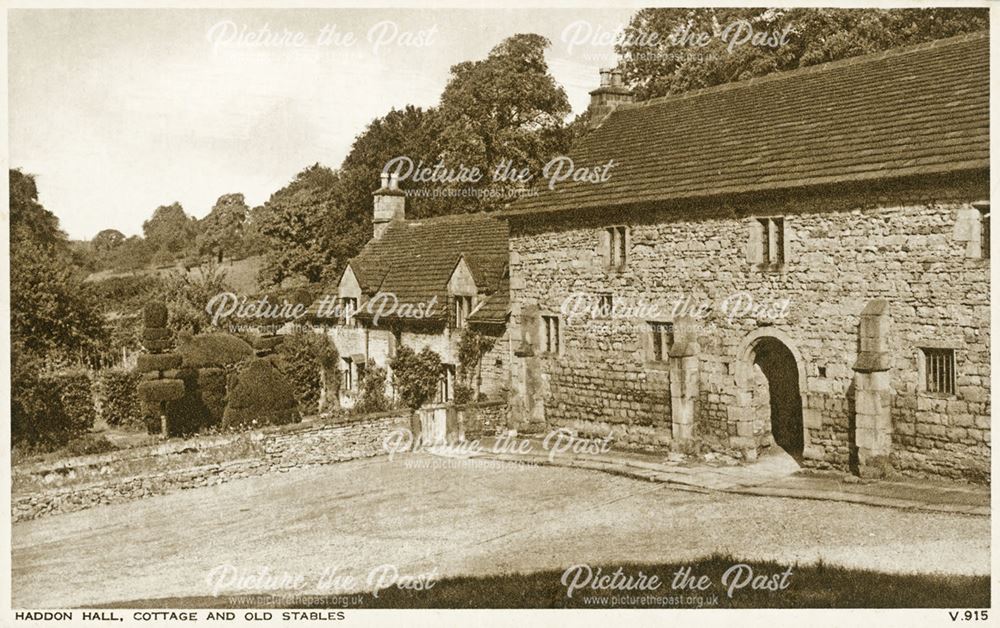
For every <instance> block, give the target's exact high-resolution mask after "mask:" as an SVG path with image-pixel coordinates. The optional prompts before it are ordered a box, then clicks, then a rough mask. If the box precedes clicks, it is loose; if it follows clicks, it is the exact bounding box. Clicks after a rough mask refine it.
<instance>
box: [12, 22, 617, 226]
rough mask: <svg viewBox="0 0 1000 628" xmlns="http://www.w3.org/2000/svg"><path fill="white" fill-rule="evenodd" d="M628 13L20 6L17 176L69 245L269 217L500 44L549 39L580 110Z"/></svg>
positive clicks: (608, 61) (15, 51) (15, 49)
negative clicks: (211, 221) (216, 220)
mask: <svg viewBox="0 0 1000 628" xmlns="http://www.w3.org/2000/svg"><path fill="white" fill-rule="evenodd" d="M633 11H634V9H628V8H622V9H572V10H566V9H551V10H547V9H525V8H518V9H511V10H504V9H461V10H459V9H447V10H419V9H379V10H362V9H308V10H247V9H217V10H190V9H187V10H185V9H173V10H170V9H156V10H152V9H143V10H11V11H10V12H9V14H8V32H9V39H8V41H9V48H8V62H9V83H8V97H9V116H10V127H9V128H10V164H11V167H14V168H20V169H21V170H22V171H24V172H27V173H31V174H34V175H35V176H36V181H37V183H38V188H39V200H40V202H41V203H42V204H43V205H44V206H45V207H46V208H47V209H49V210H50V211H52V212H54V213H55V214H56V215H57V216H58V217H59V219H60V223H61V225H62V228H63V230H64V231H66V232H67V233H68V234H69V236H70V237H71V238H74V239H89V238H91V237H93V236H94V235H95V234H96V233H97V232H98V231H100V230H102V229H105V228H115V229H118V230H120V231H122V232H123V233H125V234H126V235H132V234H137V233H141V230H142V222H143V221H144V220H146V219H147V218H149V216H151V215H152V213H153V210H154V209H155V208H156V207H157V206H159V205H166V204H170V203H172V202H174V201H177V202H180V203H181V205H183V207H184V209H185V210H186V211H187V212H188V213H189V214H191V215H194V216H198V217H202V216H204V215H205V214H207V213H208V211H209V210H210V209H211V207H212V205H213V204H214V202H215V200H216V199H217V198H218V197H219V196H221V195H223V194H228V193H235V192H241V193H243V194H244V195H245V196H246V199H247V202H248V203H249V204H250V205H251V206H253V205H258V204H260V203H262V202H264V201H265V200H267V198H268V197H269V196H270V195H271V193H273V192H275V191H277V190H278V189H280V188H281V187H283V186H284V185H286V184H287V183H288V182H289V181H291V179H292V178H293V177H294V176H295V174H296V173H297V172H299V171H301V170H302V169H303V168H305V167H307V166H309V165H311V164H314V163H317V162H318V163H322V164H324V165H327V166H330V167H337V166H339V165H340V163H341V161H342V160H343V158H344V157H345V156H346V155H347V153H348V151H349V150H350V146H351V143H352V141H353V140H354V138H355V137H356V136H357V135H358V134H359V133H361V132H362V131H363V130H364V128H365V126H366V125H367V124H368V123H369V122H370V121H371V120H372V119H373V118H375V117H378V116H381V115H383V114H385V113H386V112H388V111H389V110H390V109H392V108H393V107H396V108H400V107H403V106H405V105H407V104H412V105H417V106H422V107H428V106H434V105H435V104H437V102H438V98H439V96H440V94H441V92H442V90H443V89H444V86H445V83H446V82H447V80H448V76H449V68H450V67H451V66H452V65H454V64H456V63H459V62H462V61H466V60H474V59H481V58H484V57H485V56H486V55H487V54H488V53H489V51H490V49H491V48H492V47H493V46H495V45H496V44H497V43H499V42H500V41H502V40H503V39H504V38H505V37H508V36H510V35H513V34H515V33H524V32H532V33H538V34H540V35H544V36H545V37H547V38H549V40H550V41H552V47H551V48H550V49H549V51H548V53H547V60H548V63H549V71H550V73H551V74H552V75H553V77H555V79H556V81H557V82H558V83H559V84H560V85H562V86H563V88H564V89H565V90H566V93H567V95H568V97H569V101H570V104H571V106H572V107H573V112H574V113H573V115H576V114H578V113H580V112H581V111H583V110H584V109H586V107H587V103H588V101H589V96H588V92H589V91H590V90H592V89H594V88H595V87H596V86H597V84H598V80H599V75H598V70H599V69H600V68H601V67H606V66H611V65H614V64H615V55H614V50H613V40H614V34H615V31H616V29H619V28H620V27H622V26H624V25H625V24H627V22H628V19H629V17H630V16H631V14H632V13H633Z"/></svg>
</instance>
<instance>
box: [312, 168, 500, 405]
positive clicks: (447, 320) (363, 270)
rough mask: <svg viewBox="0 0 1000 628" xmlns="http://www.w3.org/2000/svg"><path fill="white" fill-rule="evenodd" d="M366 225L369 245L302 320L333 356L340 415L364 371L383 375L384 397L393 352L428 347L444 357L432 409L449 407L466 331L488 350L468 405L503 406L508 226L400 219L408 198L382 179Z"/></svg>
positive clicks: (463, 218) (491, 221)
mask: <svg viewBox="0 0 1000 628" xmlns="http://www.w3.org/2000/svg"><path fill="white" fill-rule="evenodd" d="M372 222H373V237H372V239H371V240H370V241H369V242H368V243H367V244H366V245H365V247H364V248H363V249H362V250H361V252H360V253H359V254H358V255H357V256H356V257H354V258H352V259H351V260H350V261H349V262H348V264H347V266H346V267H345V269H344V271H343V273H342V274H341V276H340V280H339V281H338V284H337V286H336V289H335V291H332V292H333V294H327V295H323V296H322V297H321V298H320V299H319V300H317V301H316V302H315V303H313V304H312V306H311V307H310V308H309V310H308V312H307V314H308V315H309V316H310V318H312V319H313V320H314V322H315V323H316V324H317V325H318V326H319V327H320V328H321V329H322V330H323V331H324V332H325V333H327V334H328V335H329V336H330V337H331V338H332V339H333V342H334V344H335V345H336V347H337V351H338V353H339V355H340V367H339V376H340V385H339V397H340V398H339V403H340V406H341V407H344V408H349V407H352V406H353V405H354V403H355V402H356V400H357V393H358V387H359V383H360V381H361V378H362V375H363V372H364V369H365V368H366V367H367V366H368V365H369V364H370V363H374V364H375V365H377V366H379V367H385V368H386V369H387V371H388V375H389V377H388V382H387V387H388V389H389V392H390V393H391V381H392V369H391V367H390V366H389V364H390V361H391V360H392V358H393V357H395V355H396V348H397V347H399V346H400V345H406V346H408V347H410V348H412V349H413V350H415V351H417V352H419V351H421V350H422V349H424V348H425V347H429V348H431V349H432V350H433V351H434V352H435V353H437V354H438V355H439V356H440V357H441V359H442V361H443V362H444V366H443V370H442V373H441V379H440V384H439V390H438V395H437V398H436V401H437V402H441V403H445V402H450V401H452V400H453V399H454V396H455V390H456V385H457V384H458V383H459V382H458V381H456V377H458V376H459V375H460V363H459V351H458V349H459V343H460V339H461V337H462V335H463V333H465V330H466V329H469V330H471V331H474V332H476V333H477V334H479V336H480V337H482V338H485V339H487V341H488V342H487V343H485V344H488V345H489V346H488V348H485V349H484V350H483V352H482V354H481V357H480V359H479V361H478V364H476V365H474V366H473V367H472V368H471V369H470V371H474V372H470V373H468V374H467V376H466V377H465V378H464V379H466V380H467V385H468V386H470V388H471V389H472V391H471V392H472V395H473V399H479V398H486V399H497V398H500V397H502V396H503V395H504V393H505V391H506V390H507V389H508V388H509V372H510V371H509V368H508V365H509V361H510V357H509V356H510V343H509V340H508V338H509V337H508V334H507V319H508V316H509V303H508V294H509V290H508V280H507V274H506V273H507V247H508V245H507V235H508V231H507V223H506V222H505V221H503V220H498V219H496V218H494V217H491V216H488V215H486V214H482V213H480V214H459V215H453V216H442V217H439V218H430V219H407V217H406V196H405V194H404V192H403V191H402V190H400V189H399V185H398V183H397V181H396V180H395V178H392V179H390V178H389V177H388V175H385V174H383V176H382V186H381V188H380V189H379V190H377V191H376V192H375V194H374V216H373V221H372ZM463 375H464V374H463Z"/></svg>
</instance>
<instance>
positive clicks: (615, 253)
mask: <svg viewBox="0 0 1000 628" xmlns="http://www.w3.org/2000/svg"><path fill="white" fill-rule="evenodd" d="M605 238H606V239H607V252H606V256H607V257H606V259H605V263H606V264H607V266H608V268H612V269H615V270H622V269H623V268H625V263H626V262H627V258H628V232H627V230H626V229H625V227H608V229H606V231H605Z"/></svg>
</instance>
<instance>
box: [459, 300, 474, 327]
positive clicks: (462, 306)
mask: <svg viewBox="0 0 1000 628" xmlns="http://www.w3.org/2000/svg"><path fill="white" fill-rule="evenodd" d="M471 311H472V297H463V296H456V297H455V327H456V328H462V327H465V321H466V319H468V318H469V312H471Z"/></svg>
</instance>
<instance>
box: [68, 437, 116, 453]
mask: <svg viewBox="0 0 1000 628" xmlns="http://www.w3.org/2000/svg"><path fill="white" fill-rule="evenodd" d="M63 449H64V451H65V452H66V454H67V455H69V456H92V455H95V454H106V453H108V452H109V451H117V450H118V447H117V446H115V444H114V443H112V442H111V441H109V440H108V439H107V438H106V437H105V436H103V435H101V434H82V435H81V436H80V437H79V438H74V439H72V440H71V441H69V443H67V445H66V447H64V448H63Z"/></svg>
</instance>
